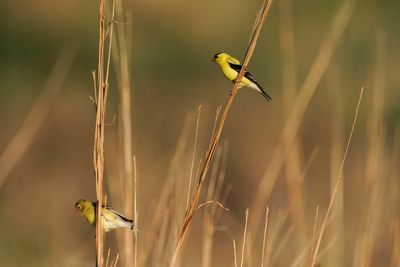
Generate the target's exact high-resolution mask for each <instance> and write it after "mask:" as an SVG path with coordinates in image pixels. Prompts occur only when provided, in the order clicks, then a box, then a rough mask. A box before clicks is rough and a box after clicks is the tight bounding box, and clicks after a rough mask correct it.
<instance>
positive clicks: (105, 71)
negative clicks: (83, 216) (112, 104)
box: [93, 0, 115, 267]
mask: <svg viewBox="0 0 400 267" xmlns="http://www.w3.org/2000/svg"><path fill="white" fill-rule="evenodd" d="M105 5H106V3H105V0H100V2H99V13H100V14H99V42H98V61H97V73H96V79H95V81H96V82H95V92H96V94H95V103H94V104H95V107H96V122H95V132H94V145H93V166H94V173H95V178H96V198H97V207H102V205H103V204H104V202H103V178H104V127H105V113H106V106H107V96H108V90H109V82H108V79H109V71H110V58H111V46H112V36H113V23H111V24H110V28H109V42H108V51H107V52H106V47H105V46H106V38H107V36H106V35H107V34H106V33H107V28H106V26H107V25H106V10H105V8H106V7H105ZM114 14H115V2H113V8H112V19H114ZM105 53H107V58H106V59H105ZM96 213H97V214H96V217H97V218H101V208H97V210H96ZM101 223H102V222H101V220H99V219H98V220H96V266H100V267H102V266H103V261H104V259H103V258H104V257H103V246H104V240H103V230H102V225H101Z"/></svg>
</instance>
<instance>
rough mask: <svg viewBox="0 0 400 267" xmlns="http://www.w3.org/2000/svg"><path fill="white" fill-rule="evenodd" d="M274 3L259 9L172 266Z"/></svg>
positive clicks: (196, 189)
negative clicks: (241, 82)
mask: <svg viewBox="0 0 400 267" xmlns="http://www.w3.org/2000/svg"><path fill="white" fill-rule="evenodd" d="M271 5H272V0H269V1H268V0H265V1H264V2H263V4H262V7H261V9H260V11H259V14H258V16H257V19H256V22H255V25H254V31H253V34H252V36H251V38H250V43H249V46H248V48H247V51H246V54H245V57H244V60H243V66H242V69H241V70H240V72H239V74H238V77H237V79H236V82H235V84H234V86H233V88H232V90H231V93H230V96H229V99H228V102H227V104H226V106H225V109H224V112H223V113H222V117H221V119H220V121H219V123H218V126H217V128H216V131H215V134H214V135H213V138H212V141H211V145H210V148H209V150H208V153H207V155H206V158H205V161H204V166H203V169H202V171H201V174H200V177H199V180H198V183H197V185H196V188H195V190H194V195H193V198H192V200H191V202H190V205H189V207H188V209H187V210H186V214H185V218H184V222H183V226H182V228H181V230H180V233H179V237H178V241H177V243H176V247H175V250H174V253H173V255H172V258H171V261H170V265H169V266H170V267H172V266H175V264H176V261H177V258H178V253H179V252H180V250H181V246H182V243H183V241H184V239H185V236H186V233H187V231H188V228H189V226H190V223H191V221H192V218H193V215H194V214H195V212H196V210H197V206H198V202H199V198H200V193H201V191H202V185H203V182H204V180H205V178H206V176H207V173H208V170H209V168H210V165H211V162H212V160H213V157H214V154H215V151H216V149H217V146H218V143H219V139H220V137H221V133H222V129H223V128H224V125H225V120H226V118H227V116H228V113H229V111H230V108H231V105H232V103H233V101H234V99H235V96H236V94H237V90H238V89H239V83H238V82H239V81H241V79H242V78H243V76H244V73H245V71H246V70H247V66H248V64H249V62H250V59H251V57H252V55H253V52H254V49H255V47H256V44H257V40H258V36H259V34H260V31H261V27H262V25H263V23H264V20H265V18H266V17H267V15H268V13H269V10H270V8H271Z"/></svg>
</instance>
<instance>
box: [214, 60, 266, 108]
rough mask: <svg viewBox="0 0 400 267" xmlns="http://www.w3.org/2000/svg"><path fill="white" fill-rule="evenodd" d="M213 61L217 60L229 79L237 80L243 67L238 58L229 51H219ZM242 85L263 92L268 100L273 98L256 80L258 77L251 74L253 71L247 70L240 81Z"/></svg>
mask: <svg viewBox="0 0 400 267" xmlns="http://www.w3.org/2000/svg"><path fill="white" fill-rule="evenodd" d="M212 61H214V62H216V63H217V64H218V65H219V67H220V68H221V70H222V73H223V74H224V75H225V77H226V78H227V79H228V80H229V81H231V82H233V83H235V82H236V78H237V77H238V75H239V72H240V70H241V68H242V65H241V64H240V61H239V60H238V59H236V58H234V57H232V56H230V55H228V54H227V53H217V54H215V55H214V58H213V59H212ZM240 87H250V88H253V89H255V90H257V91H258V92H259V93H261V94H262V95H263V96H264V97H265V99H267V100H268V101H271V100H272V98H271V97H270V96H269V95H268V94H267V92H265V90H264V89H263V88H262V87H261V85H260V84H259V83H258V82H257V81H256V79H254V77H253V75H251V73H250V72H248V71H245V73H244V75H243V78H242V80H241V81H240V83H239V88H240Z"/></svg>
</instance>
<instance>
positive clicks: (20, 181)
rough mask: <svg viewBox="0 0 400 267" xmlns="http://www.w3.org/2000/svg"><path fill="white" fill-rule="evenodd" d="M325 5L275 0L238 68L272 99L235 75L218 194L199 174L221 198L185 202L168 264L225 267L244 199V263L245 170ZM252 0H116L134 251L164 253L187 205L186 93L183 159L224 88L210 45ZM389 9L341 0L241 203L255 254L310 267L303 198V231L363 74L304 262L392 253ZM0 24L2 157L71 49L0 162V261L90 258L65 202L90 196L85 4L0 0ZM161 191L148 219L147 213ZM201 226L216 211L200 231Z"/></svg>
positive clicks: (316, 38)
mask: <svg viewBox="0 0 400 267" xmlns="http://www.w3.org/2000/svg"><path fill="white" fill-rule="evenodd" d="M292 2H293V3H292ZM350 2H351V1H350ZM290 3H291V6H292V7H291V8H290ZM288 4H289V5H288ZM341 4H342V1H316V0H308V1H301V2H298V1H297V2H296V1H291V0H276V1H275V2H274V4H273V6H272V10H271V13H270V15H269V17H268V18H267V20H266V23H265V25H264V27H263V29H262V32H261V35H260V39H259V41H258V44H257V48H256V50H255V53H254V56H253V58H252V61H251V63H250V66H249V69H250V70H251V72H252V74H253V75H254V76H255V77H256V78H257V80H258V81H259V82H260V84H262V85H263V87H264V88H266V89H267V90H268V92H270V94H271V96H272V99H273V101H272V102H271V103H267V102H266V101H265V99H263V97H261V96H260V95H258V94H257V93H256V92H254V91H252V90H245V89H243V90H240V91H239V95H238V97H237V98H236V100H235V103H234V105H233V108H232V110H231V113H230V114H229V116H228V119H227V125H226V126H225V128H224V131H223V136H222V143H223V144H224V145H223V146H222V147H221V150H220V151H219V152H218V153H217V157H216V162H215V164H214V167H213V171H212V174H211V175H210V177H209V178H208V179H207V182H206V186H208V185H209V184H210V183H211V185H212V182H210V181H213V179H217V177H219V178H220V179H222V178H221V177H223V179H224V180H223V183H222V186H221V188H220V190H221V194H219V195H218V194H213V193H212V191H213V189H212V186H210V187H207V189H206V190H205V192H204V194H203V198H202V199H203V201H204V202H205V201H206V198H207V200H210V199H213V200H218V201H221V202H223V204H224V206H225V207H227V208H229V209H230V210H229V211H224V210H220V209H218V208H216V207H214V206H206V207H205V208H204V209H202V210H200V211H199V212H198V213H197V214H196V217H195V219H194V224H193V225H192V226H191V227H192V228H191V230H190V234H189V235H188V237H187V238H186V241H185V243H184V248H183V251H182V261H181V266H211V265H212V266H234V264H233V262H234V256H233V248H232V239H234V240H235V241H236V245H237V250H238V251H237V252H238V256H240V251H241V245H242V235H243V229H244V221H245V210H246V208H247V207H250V211H249V220H250V222H253V225H254V224H257V223H260V225H261V226H260V229H258V230H257V232H255V231H256V230H255V229H253V228H251V227H250V229H249V236H248V238H249V240H253V241H254V242H249V243H248V244H247V247H246V250H245V253H244V255H245V261H244V262H245V266H259V265H260V260H261V255H262V238H263V229H261V228H263V224H264V217H263V216H264V214H263V213H260V212H256V211H254V209H252V207H254V205H253V204H254V203H253V201H254V197H255V195H256V192H257V190H259V189H260V183H262V181H265V180H268V179H270V176H269V174H270V170H269V169H268V168H269V167H270V166H269V164H270V163H271V158H273V157H274V151H275V149H276V147H277V146H278V143H279V140H280V138H281V133H282V130H283V127H284V125H285V123H286V122H287V119H288V113H289V111H290V110H291V107H292V105H293V101H294V99H295V96H296V95H297V93H299V89H300V88H301V86H302V84H303V82H304V80H305V79H306V77H307V74H308V73H309V71H310V68H311V67H312V65H313V62H314V60H315V58H316V55H317V54H318V51H319V49H320V47H321V44H322V43H323V42H324V40H325V38H326V36H327V35H328V33H329V29H330V25H331V24H332V21H333V20H334V17H335V14H336V13H337V12H338V10H339V9H340V6H341ZM259 5H260V3H259V1H251V2H250V1H240V0H235V1H226V0H224V1H217V2H215V1H202V2H185V1H178V0H173V1H158V0H155V1H137V2H132V1H129V2H128V1H127V2H126V3H125V11H127V12H128V13H129V14H131V16H132V22H131V23H128V24H126V23H124V21H119V23H120V24H118V23H117V24H115V27H125V28H126V29H127V32H128V33H129V34H131V36H132V42H131V43H129V47H130V50H131V52H132V59H131V61H130V67H131V73H130V74H131V76H130V77H131V80H132V85H133V86H132V118H133V119H132V122H133V153H134V154H135V155H136V160H137V175H138V178H137V179H138V188H137V190H138V210H139V225H138V226H139V228H140V229H141V232H140V233H139V247H138V254H139V263H140V266H165V265H166V263H167V262H168V260H169V258H170V256H171V254H172V252H173V247H174V244H175V241H176V238H177V234H178V232H177V231H178V229H179V227H180V226H181V225H180V224H181V222H182V219H183V215H184V211H185V205H184V204H185V201H186V190H187V183H188V182H187V180H188V176H189V172H190V166H191V158H192V149H193V142H194V136H195V125H196V112H197V108H198V106H199V105H201V106H202V112H201V118H200V124H199V132H198V144H197V154H196V158H195V162H196V163H195V166H196V167H195V169H196V168H197V165H198V161H199V160H200V159H201V158H203V155H204V154H205V152H206V150H207V147H208V142H209V139H210V135H211V132H212V129H213V123H214V117H215V110H216V109H217V106H219V105H223V104H225V101H226V98H227V96H228V92H229V89H230V88H231V84H230V83H228V82H227V81H226V80H225V78H223V77H222V74H221V73H220V72H219V69H218V68H217V66H215V65H214V64H213V63H212V62H210V60H211V58H212V56H213V55H214V54H215V53H217V52H221V51H225V52H228V53H230V54H232V55H235V56H237V57H238V58H242V57H243V56H244V53H245V49H246V47H247V44H248V39H249V37H250V32H251V29H252V26H253V22H254V19H255V15H256V12H257V10H258V8H259ZM399 12H400V2H396V1H370V0H367V1H358V2H357V3H356V5H355V8H354V11H353V13H352V15H351V17H350V21H349V23H348V25H347V26H346V28H345V30H344V32H343V34H342V35H341V36H340V39H339V41H338V45H337V47H336V49H335V50H334V53H333V55H332V58H331V60H330V61H329V65H328V67H327V69H326V71H325V72H324V75H323V76H322V79H321V81H320V82H319V83H318V86H317V88H316V92H315V94H314V95H313V97H312V99H311V101H310V103H309V104H308V105H307V106H306V111H305V116H304V119H303V120H302V121H301V124H300V126H299V132H298V134H297V135H296V138H295V140H296V141H295V144H294V145H293V147H291V149H288V151H289V153H288V154H287V155H286V157H285V160H284V164H283V167H282V169H281V170H280V171H279V172H278V174H279V175H278V177H277V180H276V183H275V184H274V185H273V186H272V191H271V194H270V195H269V196H268V198H267V200H268V201H267V202H265V203H257V204H258V205H261V206H262V207H265V206H266V205H268V207H269V210H270V211H269V222H268V231H267V253H266V258H268V259H267V262H266V264H265V266H309V257H310V256H309V254H310V249H311V248H310V247H309V245H310V244H311V243H310V242H311V240H312V237H313V228H314V227H315V226H314V221H315V212H316V209H317V207H319V208H318V213H319V215H318V219H317V223H316V229H317V231H319V229H320V227H321V224H322V221H323V217H324V215H325V213H326V210H327V207H328V204H329V199H330V196H331V190H332V187H333V184H334V182H335V180H336V178H337V175H338V170H339V166H340V162H341V160H342V158H343V153H344V149H345V147H346V142H347V139H348V135H349V132H350V128H351V125H352V122H353V117H354V112H355V108H356V105H357V100H358V95H359V92H360V88H361V87H364V96H363V99H362V103H361V107H360V114H359V118H358V121H357V124H356V128H355V132H354V136H353V139H352V143H351V145H350V150H349V154H348V157H347V160H346V162H345V165H344V177H343V184H342V185H343V187H341V188H340V189H339V193H338V195H337V197H336V200H335V204H334V205H335V206H334V208H333V213H332V217H330V219H329V220H328V226H327V231H326V234H325V235H324V238H323V240H322V244H321V248H320V257H319V258H318V260H317V263H319V264H320V266H323V267H324V266H400V249H399V248H400V245H399V244H400V217H399V212H400V210H399V201H400V195H399V194H400V192H399V190H400V180H399V152H400V151H399V149H400V128H399V126H400V124H399V117H400V105H399V104H398V103H397V102H398V100H399V99H400V90H399V88H400V76H399V75H398V69H399V68H400V63H399V62H400V51H399V49H398V44H399V43H400V36H399V35H398V32H399V30H400V21H399V19H398V14H399ZM288 14H289V16H287V15H288ZM285 16H286V17H285ZM117 20H118V18H117ZM0 22H1V25H2V27H1V28H0V33H1V36H2V38H1V41H0V59H1V60H0V82H1V85H2V86H1V87H0V112H1V114H2V115H3V116H2V117H3V127H2V129H1V134H0V166H2V165H1V164H4V161H3V163H2V158H1V155H2V154H3V153H4V151H5V150H6V148H7V146H8V145H9V144H10V142H11V140H12V139H13V137H15V136H16V133H17V132H18V129H19V127H20V126H21V125H22V124H23V122H24V119H25V118H26V116H27V114H28V113H29V111H30V109H31V107H32V106H33V105H34V103H35V101H37V99H38V98H39V97H40V94H41V92H42V90H43V86H44V84H45V81H46V79H47V77H48V76H49V73H50V72H51V70H52V68H53V65H54V62H55V61H56V60H57V58H58V56H59V54H60V52H61V51H62V50H63V48H64V47H65V46H66V44H67V45H68V44H72V46H74V47H76V48H77V55H76V58H75V60H74V62H73V64H72V67H71V70H70V71H69V72H68V75H67V77H66V80H65V82H64V83H63V85H62V87H61V90H60V92H59V93H58V94H57V95H56V97H54V98H53V99H52V101H51V103H49V104H48V106H49V110H48V114H47V115H46V116H45V120H44V122H43V124H42V125H41V126H40V128H39V130H38V132H37V134H35V135H34V136H33V139H32V143H31V144H30V145H29V146H28V148H27V150H26V153H23V155H22V157H21V158H20V159H18V161H17V162H14V163H15V166H14V167H13V168H12V169H11V170H10V172H9V173H7V175H5V176H4V177H2V176H1V175H0V220H1V225H2V227H1V229H0V266H88V265H93V264H94V262H95V248H94V228H92V226H90V225H89V224H87V222H86V221H84V220H83V219H82V218H81V217H80V216H78V215H77V214H74V207H73V205H74V203H75V201H76V200H78V199H80V198H88V199H93V200H94V199H95V185H94V184H95V180H94V176H93V163H92V162H93V160H92V156H93V129H94V119H95V110H94V108H93V103H92V102H91V101H90V99H89V96H93V84H92V77H91V71H92V70H93V69H95V68H96V65H97V40H98V36H97V35H98V4H97V2H93V1H76V0H70V1H57V2H54V1H48V0H40V1H32V0H25V1H21V0H16V1H6V2H4V1H3V2H0ZM288 25H289V26H288ZM285 27H293V36H292V37H293V43H288V42H287V40H288V39H287V38H288V34H289V38H290V32H289V33H288V29H287V28H285ZM285 38H286V39H285ZM289 40H290V39H289ZM287 45H289V55H288V54H287V53H288V52H287V51H288V50H285V47H286V49H287ZM290 46H291V47H292V48H293V51H292V52H293V57H291V55H290ZM291 64H292V65H291ZM111 73H112V77H111V84H110V95H109V100H108V107H107V108H108V110H107V121H108V122H109V126H108V127H107V128H106V144H105V148H106V151H105V153H106V164H105V165H106V169H105V174H106V175H105V180H106V183H105V185H106V188H107V190H106V191H107V196H108V202H110V203H111V205H112V206H113V207H114V208H115V209H117V210H122V207H123V205H122V199H123V198H122V197H121V192H122V188H123V177H122V174H121V171H120V169H121V160H122V159H121V153H122V149H123V148H121V145H120V143H119V138H120V134H121V129H120V128H119V127H120V123H121V122H120V114H119V102H120V100H119V97H120V94H119V92H118V89H117V85H118V80H117V78H116V75H115V71H114V68H113V69H112V70H111ZM291 75H293V76H291ZM288 85H289V86H290V87H291V89H292V91H290V88H289V86H288ZM114 116H115V118H116V119H115V121H114ZM113 121H114V123H112V122H113ZM25 138H27V137H25ZM22 139H24V137H23V138H22ZM179 144H181V146H179ZM3 155H4V154H3ZM14 163H13V164H14ZM272 167H274V166H272ZM213 177H214V178H213ZM207 191H208V192H209V193H208V194H207V193H206V192H207ZM217 191H218V190H217ZM163 192H164V193H163ZM166 192H167V193H166ZM225 192H226V197H223V196H224V193H225ZM163 195H165V198H163V199H162V200H161V198H162V196H163ZM216 198H217V199H216ZM162 201H164V202H162ZM160 202H162V205H161V207H162V208H161V211H162V213H160V215H161V219H160V221H157V222H154V220H153V217H154V212H155V209H156V207H157V205H158V206H160ZM163 205H165V207H164V206H163ZM215 208H216V210H215ZM215 217H216V218H215ZM210 225H214V226H215V229H214V230H215V232H214V230H211V234H210V232H209V231H210V228H207V227H210ZM250 225H251V224H250ZM207 229H208V230H207ZM211 229H212V228H211ZM122 233H124V231H122ZM122 233H121V234H118V236H117V238H115V236H114V234H108V235H107V238H106V246H105V247H106V248H109V247H110V248H111V254H112V257H115V255H116V253H117V252H120V253H122V254H121V257H120V260H119V264H120V265H121V266H126V265H124V264H125V263H126V262H127V260H126V258H124V255H123V248H121V243H120V242H119V238H120V237H121V236H122ZM317 234H318V233H316V234H314V237H315V235H317ZM210 240H211V243H212V244H213V246H211V249H210V247H209V245H210V243H209V242H210ZM207 242H208V243H207ZM314 243H315V240H314V242H313V243H312V244H314ZM117 244H119V245H117ZM207 244H208V245H207ZM207 246H208V247H207ZM206 248H208V250H207V249H206ZM302 253H303V254H302ZM299 255H305V256H304V257H303V258H299ZM209 258H211V263H212V264H211V263H210V262H208V263H207V261H208V260H209ZM298 259H300V260H299V261H298V262H297V260H298ZM206 263H207V264H206ZM267 263H268V264H267ZM294 263H298V265H294Z"/></svg>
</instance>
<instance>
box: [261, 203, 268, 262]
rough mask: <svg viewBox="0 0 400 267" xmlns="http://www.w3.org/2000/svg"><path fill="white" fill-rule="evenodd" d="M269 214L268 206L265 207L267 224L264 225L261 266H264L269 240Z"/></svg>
mask: <svg viewBox="0 0 400 267" xmlns="http://www.w3.org/2000/svg"><path fill="white" fill-rule="evenodd" d="M268 215H269V208H268V206H267V207H266V208H265V225H264V234H263V244H262V252H261V267H264V256H265V241H266V240H267V229H268Z"/></svg>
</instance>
